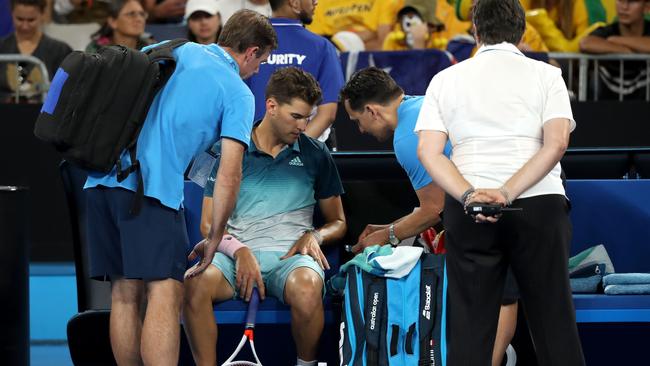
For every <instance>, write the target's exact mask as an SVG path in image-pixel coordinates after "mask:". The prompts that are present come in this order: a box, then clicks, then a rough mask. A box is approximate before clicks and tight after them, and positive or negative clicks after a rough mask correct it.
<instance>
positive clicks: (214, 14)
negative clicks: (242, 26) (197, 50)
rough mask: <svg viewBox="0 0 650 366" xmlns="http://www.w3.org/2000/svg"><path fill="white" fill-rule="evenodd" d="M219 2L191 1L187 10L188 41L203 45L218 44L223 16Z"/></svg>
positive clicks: (212, 0)
mask: <svg viewBox="0 0 650 366" xmlns="http://www.w3.org/2000/svg"><path fill="white" fill-rule="evenodd" d="M217 5H218V3H217V0H189V1H188V2H187V7H186V8H185V19H186V20H187V39H189V40H190V41H192V42H197V43H201V44H210V43H217V39H219V33H221V15H220V14H219V9H218V8H217Z"/></svg>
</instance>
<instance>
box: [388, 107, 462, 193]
mask: <svg viewBox="0 0 650 366" xmlns="http://www.w3.org/2000/svg"><path fill="white" fill-rule="evenodd" d="M423 100H424V96H410V95H405V96H404V99H403V100H402V103H401V104H400V106H399V107H398V108H397V128H396V129H395V134H394V135H393V149H394V150H395V157H396V158H397V161H398V162H399V164H400V165H401V166H402V168H403V169H404V170H405V171H406V174H407V175H408V176H409V179H410V180H411V185H412V186H413V189H414V190H416V191H417V190H418V189H420V188H422V187H424V186H426V185H427V184H429V183H431V182H433V180H432V179H431V177H430V176H429V173H427V170H426V169H425V168H424V166H423V165H422V163H421V162H420V159H418V135H417V134H416V133H415V123H416V122H417V120H418V115H420V108H421V107H422V101H423ZM445 155H446V156H447V157H449V156H451V144H450V143H449V141H447V145H445Z"/></svg>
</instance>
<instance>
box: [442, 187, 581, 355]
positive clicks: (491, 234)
mask: <svg viewBox="0 0 650 366" xmlns="http://www.w3.org/2000/svg"><path fill="white" fill-rule="evenodd" d="M512 207H521V208H523V211H515V212H506V213H504V214H503V216H502V217H501V219H500V220H499V222H498V223H496V224H489V223H486V224H477V223H475V222H474V220H473V219H472V218H471V217H470V216H467V215H465V213H464V212H463V207H462V205H461V204H460V203H458V201H456V200H455V199H453V198H451V197H450V196H447V197H446V200H445V215H444V224H445V229H446V231H445V233H446V236H445V240H446V247H447V276H448V289H447V291H448V292H447V294H448V295H447V297H448V303H447V309H448V318H447V321H448V327H447V340H448V343H447V346H448V356H447V357H448V358H447V361H448V362H447V364H448V365H449V366H461V365H463V366H465V365H467V366H469V365H471V366H474V365H490V363H491V359H492V349H493V347H494V340H495V336H496V331H497V321H498V317H499V306H500V304H501V298H502V293H503V288H504V282H505V276H506V271H507V268H508V265H510V267H511V268H512V272H513V273H514V275H515V278H516V280H517V284H518V285H519V289H520V293H521V303H522V306H523V309H524V312H525V314H526V318H527V320H528V325H529V327H530V330H531V335H532V338H533V343H534V345H535V351H536V354H537V360H538V362H539V364H540V365H541V366H546V365H549V366H562V365H571V366H575V365H584V364H585V361H584V357H583V355H582V347H581V345H580V339H579V337H578V330H577V326H576V320H575V310H574V306H573V298H572V297H571V290H570V286H569V275H568V269H567V265H568V257H569V245H570V242H571V230H572V229H571V222H570V221H569V213H568V212H569V207H568V203H567V201H566V199H565V198H564V196H561V195H544V196H537V197H531V198H524V199H518V200H516V201H515V202H514V203H513V205H512Z"/></svg>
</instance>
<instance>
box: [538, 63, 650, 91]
mask: <svg viewBox="0 0 650 366" xmlns="http://www.w3.org/2000/svg"><path fill="white" fill-rule="evenodd" d="M548 56H549V58H551V59H555V60H558V61H564V62H566V63H567V75H566V78H565V79H566V81H567V87H568V89H569V90H571V91H573V92H574V93H575V92H576V89H575V88H574V84H575V69H576V64H577V69H578V70H577V71H578V88H577V93H576V94H577V97H578V101H580V102H584V101H586V100H587V99H588V91H589V72H592V73H593V74H592V75H593V80H592V83H591V85H592V88H593V95H592V96H593V99H594V100H598V96H599V90H600V88H601V80H600V72H601V71H600V69H601V67H600V66H602V64H603V63H606V64H609V65H610V66H611V65H612V63H615V62H618V77H619V78H620V85H619V88H618V91H617V92H615V93H617V94H618V100H619V101H622V100H624V97H625V93H624V91H623V84H624V75H625V64H626V63H629V62H635V63H639V62H645V66H646V68H645V100H646V101H647V102H650V54H634V55H630V54H608V55H587V54H582V53H554V52H552V53H549V55H548ZM590 67H591V69H590ZM602 87H605V88H606V87H607V86H606V85H603V86H602Z"/></svg>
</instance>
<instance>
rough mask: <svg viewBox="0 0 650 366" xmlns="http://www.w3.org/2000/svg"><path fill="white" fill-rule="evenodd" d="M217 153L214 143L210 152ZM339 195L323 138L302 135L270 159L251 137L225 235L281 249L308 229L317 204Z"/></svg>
mask: <svg viewBox="0 0 650 366" xmlns="http://www.w3.org/2000/svg"><path fill="white" fill-rule="evenodd" d="M219 151H220V143H219V142H218V143H217V144H215V146H213V148H212V152H213V153H214V154H215V155H217V156H218V154H219ZM218 166H219V165H218V163H217V164H216V166H215V167H214V169H213V171H212V174H211V175H210V178H208V182H207V184H206V186H205V191H204V195H205V196H206V197H212V195H213V191H214V182H215V177H216V174H217V170H218ZM342 193H343V185H342V184H341V179H340V177H339V174H338V171H337V169H336V164H335V163H334V160H333V159H332V156H331V155H330V153H329V150H328V149H327V146H325V144H323V143H322V142H320V141H318V140H315V139H312V138H310V137H308V136H307V135H304V134H302V135H300V138H299V139H298V140H297V141H296V142H295V143H294V144H293V145H292V146H287V147H286V148H285V149H284V150H282V151H281V152H280V153H279V154H278V155H277V156H276V157H275V158H273V157H272V156H271V155H268V154H266V153H265V152H263V151H260V150H258V149H257V147H256V146H255V143H254V142H253V141H251V142H250V148H249V149H248V151H246V153H245V154H244V160H243V166H242V181H241V186H240V189H239V196H238V197H237V205H236V206H235V209H234V211H233V213H232V215H231V216H230V219H229V220H228V226H227V230H228V233H230V234H232V235H234V236H235V237H237V238H238V239H239V240H241V241H242V242H243V243H245V244H246V245H248V246H249V247H250V248H252V249H260V250H278V251H286V250H288V249H289V248H290V247H291V246H292V245H293V244H294V243H295V241H296V240H298V239H299V238H300V237H301V236H302V235H303V233H304V232H305V231H306V230H309V229H311V228H313V226H312V219H313V213H314V206H315V204H316V202H317V201H318V200H320V199H326V198H330V197H334V196H340V195H341V194H342Z"/></svg>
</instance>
